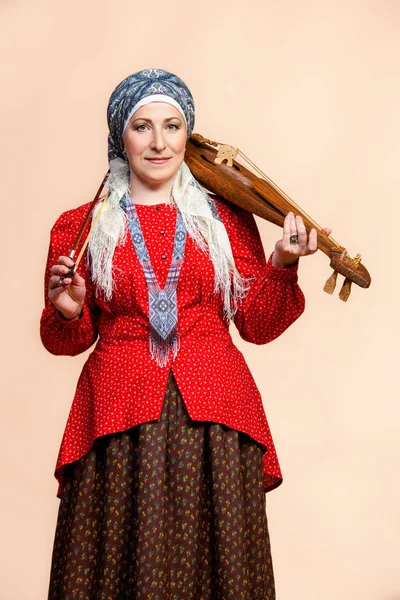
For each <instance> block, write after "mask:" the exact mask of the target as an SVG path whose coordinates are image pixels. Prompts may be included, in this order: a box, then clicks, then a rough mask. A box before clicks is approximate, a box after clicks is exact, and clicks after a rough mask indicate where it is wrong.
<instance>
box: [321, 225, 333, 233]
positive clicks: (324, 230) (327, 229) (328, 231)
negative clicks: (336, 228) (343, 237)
mask: <svg viewBox="0 0 400 600" xmlns="http://www.w3.org/2000/svg"><path fill="white" fill-rule="evenodd" d="M322 231H323V232H324V233H326V235H331V233H332V229H331V228H330V227H324V228H323V230H322Z"/></svg>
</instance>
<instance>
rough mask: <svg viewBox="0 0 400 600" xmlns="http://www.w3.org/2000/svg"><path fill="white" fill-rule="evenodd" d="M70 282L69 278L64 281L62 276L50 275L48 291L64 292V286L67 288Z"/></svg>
mask: <svg viewBox="0 0 400 600" xmlns="http://www.w3.org/2000/svg"><path fill="white" fill-rule="evenodd" d="M71 282H72V279H71V278H70V277H67V278H65V279H64V277H63V276H61V277H60V275H52V276H51V277H50V279H49V290H55V289H57V288H59V289H60V291H62V290H64V289H65V287H66V286H68V285H69V284H70V283H71Z"/></svg>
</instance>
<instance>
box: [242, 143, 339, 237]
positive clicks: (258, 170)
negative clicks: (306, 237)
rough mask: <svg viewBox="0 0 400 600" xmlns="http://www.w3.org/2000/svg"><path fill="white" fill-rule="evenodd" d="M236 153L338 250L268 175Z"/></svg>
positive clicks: (316, 224)
mask: <svg viewBox="0 0 400 600" xmlns="http://www.w3.org/2000/svg"><path fill="white" fill-rule="evenodd" d="M235 149H236V150H237V151H238V154H239V156H240V157H241V158H242V159H243V160H244V161H245V162H247V163H248V164H249V165H250V166H251V167H252V168H253V169H254V170H255V171H256V172H257V173H258V174H259V175H260V176H261V178H262V179H264V180H265V181H266V182H267V183H269V185H270V186H271V187H272V188H273V189H274V190H275V191H276V192H277V193H278V194H280V195H281V196H282V197H283V198H284V199H285V200H286V201H287V202H289V203H290V204H292V205H293V206H294V207H295V208H296V210H297V211H298V213H299V214H300V215H302V216H305V217H306V218H307V219H308V220H309V221H310V223H312V224H313V225H314V227H315V228H316V229H317V230H318V231H319V232H320V233H322V235H325V236H326V237H328V238H329V239H331V240H332V242H333V243H334V244H336V245H337V246H338V248H341V246H340V244H339V243H338V242H337V241H336V240H334V239H333V237H332V236H330V235H329V236H328V235H326V233H325V232H324V231H323V229H322V227H321V226H320V225H318V223H317V222H316V221H314V219H313V218H312V217H310V215H308V214H307V213H306V212H305V211H304V210H303V209H302V208H300V206H299V205H298V204H296V202H295V201H294V200H292V199H291V198H290V196H288V195H287V194H286V192H284V191H283V190H282V189H281V188H280V187H279V186H278V185H277V184H276V183H275V182H274V181H272V179H271V178H270V177H268V175H266V174H265V173H264V172H263V171H262V170H261V169H260V167H258V166H257V165H256V164H255V163H253V161H252V160H251V159H250V158H249V157H248V156H246V155H245V154H244V152H242V151H241V150H239V149H238V148H235Z"/></svg>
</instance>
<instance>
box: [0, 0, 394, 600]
mask: <svg viewBox="0 0 400 600" xmlns="http://www.w3.org/2000/svg"><path fill="white" fill-rule="evenodd" d="M399 24H400V3H399V2H397V1H396V0H381V1H378V0H370V1H368V0H363V1H362V0H358V1H357V0H347V1H346V0H336V2H323V1H319V2H318V1H317V0H314V1H312V0H301V1H300V0H286V1H282V2H278V1H272V0H260V1H258V2H257V1H255V0H247V1H246V2H238V1H236V0H233V1H231V2H226V3H225V2H216V1H210V0H205V1H202V2H201V3H197V2H190V0H176V1H174V2H168V1H164V2H161V1H159V0H153V1H151V2H141V3H139V2H134V1H132V0H131V1H127V0H126V1H116V0H114V1H113V2H111V0H110V1H108V2H107V1H105V0H92V1H84V0H81V1H80V2H78V1H77V0H70V1H69V2H54V0H52V1H50V0H37V1H36V2H28V1H27V0H26V1H25V2H24V1H12V0H9V1H4V0H3V2H2V4H1V32H0V33H1V35H0V40H1V41H0V44H1V55H2V58H3V67H2V71H3V75H2V95H1V103H2V107H1V124H2V133H1V141H2V143H1V153H2V160H1V165H2V186H1V189H2V194H1V195H2V198H1V216H2V228H1V229H2V283H3V293H2V295H1V302H2V310H1V314H2V341H3V343H2V345H1V350H2V359H1V368H2V375H1V388H2V393H1V397H2V404H1V411H2V414H1V431H0V434H1V443H2V452H1V453H2V461H1V466H2V473H1V481H2V493H1V511H0V515H1V527H0V531H1V544H0V552H1V555H2V556H1V557H0V565H1V571H2V572H1V582H0V590H1V591H0V596H1V597H2V598H7V600H22V599H24V600H25V599H29V600H41V599H43V598H45V597H46V590H47V584H48V574H49V566H50V557H51V549H52V543H53V535H54V528H55V521H56V513H57V509H58V502H59V501H58V500H57V499H56V496H55V494H56V482H55V480H54V479H53V476H52V473H53V469H54V465H55V461H56V456H57V451H58V447H59V443H60V441H61V436H62V432H63V429H64V424H65V421H66V418H67V415H68V411H69V407H70V403H71V401H72V396H73V392H74V388H75V385H76V381H77V377H78V375H79V372H80V369H81V366H82V364H83V361H84V360H85V356H81V357H77V358H74V359H71V358H68V357H53V356H51V355H50V354H48V353H47V352H46V351H45V350H44V349H43V347H42V346H41V344H40V341H39V337H38V322H39V317H40V312H41V308H42V303H43V295H42V275H43V268H44V262H45V258H46V253H47V245H48V239H49V230H50V227H51V226H52V224H53V222H54V221H55V219H56V218H57V217H58V215H59V214H60V213H61V212H62V211H64V210H66V209H69V208H73V207H75V206H78V205H79V204H82V203H84V202H86V201H88V200H89V199H91V198H92V196H93V194H94V192H95V190H96V189H97V186H98V184H99V182H100V180H101V178H102V176H103V174H104V172H105V170H106V168H107V163H106V133H107V131H106V120H105V111H106V105H107V101H108V98H109V95H110V93H111V91H112V89H113V88H114V86H115V85H116V84H117V83H118V82H119V81H120V80H121V79H122V78H124V77H125V76H126V75H128V74H129V73H131V72H134V71H136V70H138V69H141V68H154V67H162V68H166V69H168V70H171V71H173V72H176V73H177V74H178V75H180V76H181V77H182V78H183V79H184V80H185V81H186V82H187V84H188V85H189V87H190V88H191V90H192V92H193V94H194V97H195V100H196V107H197V122H196V128H195V130H196V131H198V132H201V133H202V134H203V135H205V136H207V137H211V138H214V139H217V140H222V141H224V142H227V143H231V144H233V145H237V146H239V147H240V148H241V149H242V150H243V151H244V152H245V153H246V154H248V155H249V156H250V157H252V158H253V160H255V162H256V163H257V164H258V165H259V166H261V167H262V168H263V169H264V170H265V171H266V172H267V173H268V174H269V175H270V176H271V177H272V178H273V179H274V180H275V181H276V182H278V183H279V185H280V186H281V187H282V188H283V189H285V190H286V191H287V192H288V193H289V194H290V195H291V196H292V197H294V198H295V199H296V201H297V202H298V203H299V204H300V206H302V207H303V208H305V209H306V210H307V211H308V212H309V213H310V214H311V215H312V216H313V217H314V218H316V219H317V220H318V222H319V223H320V224H321V225H323V226H331V227H333V229H334V237H335V238H336V239H337V240H338V241H339V242H340V243H342V244H343V245H345V246H346V247H347V248H348V250H349V252H350V253H351V254H353V255H354V254H356V253H357V252H361V253H362V255H363V261H364V263H365V265H366V266H367V267H368V268H369V270H370V272H371V274H372V277H373V285H372V287H371V289H370V290H368V291H365V290H361V289H360V288H357V287H355V288H353V292H352V296H351V298H350V300H349V302H348V303H347V305H346V304H344V303H342V302H341V301H340V300H339V299H338V298H337V294H336V296H335V297H330V296H328V295H327V294H324V293H323V291H322V289H321V288H322V286H323V283H324V281H325V279H326V278H327V277H328V275H329V274H330V268H329V261H328V260H327V258H326V257H325V255H323V254H322V253H318V255H316V256H314V257H309V258H306V259H304V260H302V262H301V267H300V282H301V285H302V288H303V290H304V292H305V294H306V298H307V309H306V312H305V314H304V315H303V316H302V317H301V319H300V320H299V321H298V322H297V323H295V324H294V326H293V327H292V328H291V329H290V330H288V331H287V332H286V333H285V334H284V335H283V336H282V337H281V338H280V339H278V340H276V341H275V342H273V343H272V344H270V345H268V346H261V347H256V346H252V345H250V344H246V343H245V342H243V341H241V340H240V339H239V340H237V342H238V344H239V346H240V348H241V349H242V351H243V352H244V354H245V356H246V358H247V360H248V362H249V364H250V367H251V369H252V372H253V373H254V376H255V378H256V381H257V383H258V385H259V387H260V389H261V392H262V394H263V398H264V401H265V408H266V413H267V416H268V418H269V421H270V425H271V427H272V431H273V435H274V439H275V442H276V445H277V449H278V453H279V457H280V461H281V466H282V469H283V472H284V477H285V481H284V484H283V485H282V486H281V488H279V489H278V490H276V491H274V492H272V493H271V494H268V496H267V509H268V517H269V523H270V531H271V538H272V548H273V557H274V565H275V573H276V585H277V597H278V600H295V599H296V600H311V599H315V600H337V599H338V598H340V599H341V600H358V599H360V600H361V599H362V600H399V599H400V570H399V552H400V539H399V538H400V532H399V500H400V497H399V492H400V482H399V458H400V456H399V454H400V453H399V433H400V431H399V430H400V426H399V420H400V408H399V394H398V390H397V387H398V386H397V377H398V371H399V361H398V347H399V333H400V328H399V306H398V294H399V284H398V271H399V268H398V253H399V250H398V248H399V229H400V224H399V219H400V214H399V209H398V202H399V200H398V197H399V193H398V188H399V183H400V181H399V180H400V176H399V154H400V152H399V150H400V147H399V139H400V138H399V133H400V132H399V121H400V119H399V100H400V98H399V96H400V94H399V91H400V85H399V70H398V69H399V67H398V65H399V58H400V56H399ZM260 228H261V231H262V235H263V240H264V241H265V249H266V252H267V253H269V252H270V251H271V249H272V248H273V244H274V243H275V240H276V239H277V236H279V235H280V230H279V229H278V228H276V227H274V226H272V225H270V224H268V223H265V222H263V223H260ZM235 339H237V336H235Z"/></svg>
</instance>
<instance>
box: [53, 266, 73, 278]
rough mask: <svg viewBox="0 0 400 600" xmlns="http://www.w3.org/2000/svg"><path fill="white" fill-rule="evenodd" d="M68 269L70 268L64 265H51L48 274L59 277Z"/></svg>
mask: <svg viewBox="0 0 400 600" xmlns="http://www.w3.org/2000/svg"><path fill="white" fill-rule="evenodd" d="M69 270H70V268H69V267H66V266H65V265H53V266H52V267H51V269H50V274H51V275H58V276H59V277H61V276H62V275H66V274H67V273H68V271H69Z"/></svg>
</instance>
